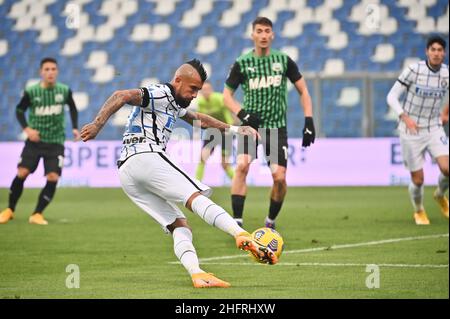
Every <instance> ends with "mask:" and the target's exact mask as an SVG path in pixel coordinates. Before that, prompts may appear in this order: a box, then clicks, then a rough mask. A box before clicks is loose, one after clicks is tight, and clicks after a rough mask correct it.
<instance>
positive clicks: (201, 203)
mask: <svg viewBox="0 0 450 319" xmlns="http://www.w3.org/2000/svg"><path fill="white" fill-rule="evenodd" d="M192 211H193V212H194V213H196V214H197V215H198V216H200V218H201V219H203V220H204V221H205V222H207V223H208V224H210V225H212V226H214V227H217V228H219V229H220V230H223V231H224V232H226V233H228V234H230V235H231V236H233V237H235V236H236V235H238V234H240V233H242V232H245V230H244V229H243V228H241V227H240V226H239V225H238V224H237V222H236V221H235V220H234V219H233V217H231V216H230V214H228V213H227V212H226V211H225V210H224V209H223V208H222V207H220V206H219V205H217V204H215V203H214V202H213V201H211V200H210V199H209V198H208V197H205V196H203V195H200V196H198V197H197V198H195V199H194V200H193V202H192Z"/></svg>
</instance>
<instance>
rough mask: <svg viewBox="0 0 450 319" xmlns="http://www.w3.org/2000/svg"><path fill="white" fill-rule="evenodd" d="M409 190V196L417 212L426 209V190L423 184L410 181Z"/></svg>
mask: <svg viewBox="0 0 450 319" xmlns="http://www.w3.org/2000/svg"><path fill="white" fill-rule="evenodd" d="M408 191H409V197H410V198H411V203H412V204H413V206H414V210H415V211H416V212H418V211H420V210H424V208H423V191H424V187H423V185H422V186H417V185H416V184H414V183H413V182H410V183H409V187H408Z"/></svg>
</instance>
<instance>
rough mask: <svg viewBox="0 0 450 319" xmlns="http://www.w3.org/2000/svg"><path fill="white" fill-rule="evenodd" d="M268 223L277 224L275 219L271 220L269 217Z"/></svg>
mask: <svg viewBox="0 0 450 319" xmlns="http://www.w3.org/2000/svg"><path fill="white" fill-rule="evenodd" d="M266 223H271V224H273V223H275V219H270V218H269V216H267V217H266Z"/></svg>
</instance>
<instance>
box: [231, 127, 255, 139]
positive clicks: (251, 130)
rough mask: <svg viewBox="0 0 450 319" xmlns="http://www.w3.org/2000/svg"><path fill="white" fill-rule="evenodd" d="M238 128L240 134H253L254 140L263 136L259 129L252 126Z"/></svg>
mask: <svg viewBox="0 0 450 319" xmlns="http://www.w3.org/2000/svg"><path fill="white" fill-rule="evenodd" d="M237 128H238V130H237V133H238V134H240V135H245V136H251V137H253V139H254V140H256V139H260V138H261V135H259V133H258V131H257V130H255V129H254V128H253V127H251V126H238V127H237Z"/></svg>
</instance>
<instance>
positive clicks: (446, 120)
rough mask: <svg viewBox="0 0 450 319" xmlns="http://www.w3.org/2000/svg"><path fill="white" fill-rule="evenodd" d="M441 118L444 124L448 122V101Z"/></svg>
mask: <svg viewBox="0 0 450 319" xmlns="http://www.w3.org/2000/svg"><path fill="white" fill-rule="evenodd" d="M441 120H442V124H444V125H445V124H447V123H448V103H447V105H446V106H444V109H443V110H442V113H441Z"/></svg>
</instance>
